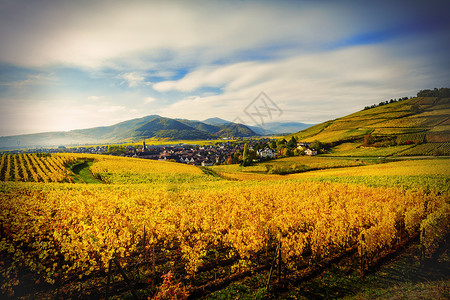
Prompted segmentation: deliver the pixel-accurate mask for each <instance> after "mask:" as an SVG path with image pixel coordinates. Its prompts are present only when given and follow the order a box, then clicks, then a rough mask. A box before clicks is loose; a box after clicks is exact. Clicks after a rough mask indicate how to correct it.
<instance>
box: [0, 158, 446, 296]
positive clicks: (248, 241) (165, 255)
mask: <svg viewBox="0 0 450 300" xmlns="http://www.w3.org/2000/svg"><path fill="white" fill-rule="evenodd" d="M80 159H93V160H94V163H93V165H92V167H91V171H92V173H93V175H94V176H96V177H98V178H101V179H102V180H103V181H104V182H105V183H107V184H99V185H89V184H75V183H71V180H70V170H68V169H67V168H66V167H65V166H68V165H69V164H70V163H73V162H75V161H77V160H80ZM306 159H308V158H299V160H298V161H296V163H302V162H303V163H307V160H306ZM449 162H450V161H449V160H447V159H433V160H417V161H399V162H391V163H387V164H381V165H368V166H360V164H361V163H360V162H354V161H351V160H349V161H344V160H342V161H336V160H333V159H329V158H327V159H325V160H323V159H320V158H314V159H312V160H311V161H309V163H310V166H311V167H312V166H315V167H317V168H321V167H323V168H325V167H330V166H331V167H343V168H333V169H325V170H317V171H311V172H306V173H302V174H294V175H287V176H280V175H267V174H262V173H257V172H256V173H255V172H253V173H252V172H249V173H247V174H246V173H245V172H243V171H242V170H238V172H232V171H231V170H228V173H227V174H228V175H229V176H234V177H235V178H230V179H233V180H227V179H223V178H220V177H216V176H212V175H208V174H205V172H203V171H202V170H200V169H199V168H196V167H194V166H188V165H181V164H175V163H169V162H158V161H149V160H139V159H127V158H120V157H109V156H99V155H97V156H89V157H88V156H80V155H78V156H76V155H66V156H64V155H51V156H39V155H35V154H33V155H30V154H25V155H23V154H20V155H3V156H2V159H1V170H2V175H1V176H2V177H1V179H2V182H0V221H1V232H0V233H1V241H0V250H1V257H0V258H1V263H0V272H1V273H0V277H1V278H2V279H1V281H0V282H1V284H2V286H1V293H4V294H8V295H10V296H12V295H13V293H16V294H17V293H18V292H19V291H20V287H21V285H23V284H25V283H26V282H32V283H33V286H38V287H41V290H42V291H43V292H45V289H46V288H47V290H48V289H50V290H51V291H54V292H53V295H56V297H60V298H73V297H76V296H75V295H80V294H81V295H83V298H91V299H97V298H101V297H104V295H106V294H107V293H108V292H109V291H111V292H112V293H116V294H118V295H121V294H123V293H130V291H133V293H134V294H136V293H137V294H139V296H140V297H145V298H146V297H147V296H150V297H153V296H154V295H156V296H157V297H161V295H162V294H163V293H164V292H168V291H167V289H168V290H169V291H170V292H172V293H178V295H179V296H180V295H181V296H183V295H184V296H187V295H188V294H189V296H190V297H191V298H198V297H201V296H207V295H208V294H209V293H211V292H214V291H216V290H220V289H222V288H223V287H225V286H226V285H228V284H229V283H231V282H234V281H237V280H239V279H243V278H248V277H252V278H263V279H262V280H260V281H261V283H259V284H257V286H258V287H257V293H259V294H258V295H260V297H263V298H264V297H266V296H269V295H271V296H275V295H276V294H270V293H271V289H270V287H271V285H270V281H271V277H272V276H273V277H274V278H275V277H276V280H275V279H274V278H272V285H273V287H272V291H273V292H272V293H275V292H276V290H277V288H279V287H281V286H288V285H289V284H292V283H293V282H298V281H299V280H300V281H301V280H304V278H307V277H308V276H311V274H314V272H319V271H318V270H322V269H323V268H327V266H332V265H336V264H339V262H340V261H341V260H349V261H351V262H352V266H351V270H353V271H354V272H358V273H361V274H364V273H365V272H367V271H368V270H370V268H371V267H372V266H374V265H376V264H377V263H378V262H379V261H380V260H382V259H383V258H384V257H385V256H386V255H389V254H390V253H392V252H393V251H394V252H395V251H397V250H396V249H399V247H403V246H404V245H406V244H407V243H410V242H411V241H412V240H413V239H414V238H416V237H417V236H418V234H419V233H421V235H422V236H421V247H422V249H423V256H424V257H427V256H430V255H431V254H432V253H433V251H434V250H435V249H436V248H437V247H439V245H440V242H441V241H442V240H443V237H445V235H446V234H447V233H448V230H449V228H448V224H450V222H449V213H450V205H449V202H448V200H449V197H448V196H449V191H448V186H449V185H448V183H449V179H450V174H449V169H450V168H449V167H450V165H449ZM283 163H285V164H288V165H289V164H291V163H293V161H292V159H291V160H289V159H286V160H285V161H283ZM219 171H223V170H218V173H220V172H219ZM253 171H257V170H253ZM25 174H26V175H25ZM57 174H60V175H57ZM63 175H64V176H63ZM25 178H26V179H25ZM402 180H403V183H402ZM396 182H397V184H395V183H396ZM377 183H378V184H377ZM406 183H409V185H408V184H406ZM402 245H403V246H402ZM112 262H115V263H116V264H117V265H118V268H119V267H120V268H123V269H124V274H128V277H129V278H127V280H128V281H130V280H131V281H132V282H133V284H131V283H130V284H128V285H126V284H125V282H127V280H125V279H124V278H125V276H123V275H121V273H119V272H116V274H113V276H112V278H113V280H112V281H113V282H110V280H109V276H110V275H111V273H110V271H111V266H112ZM164 274H166V275H164ZM163 275H164V284H163V282H162V280H161V276H163ZM255 280H256V279H255ZM45 287H46V288H45ZM164 289H166V290H164ZM158 295H159V296H158ZM255 297H256V296H255Z"/></svg>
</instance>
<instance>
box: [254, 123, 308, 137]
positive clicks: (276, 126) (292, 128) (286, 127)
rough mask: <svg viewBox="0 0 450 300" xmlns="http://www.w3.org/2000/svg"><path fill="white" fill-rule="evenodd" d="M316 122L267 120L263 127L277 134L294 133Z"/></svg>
mask: <svg viewBox="0 0 450 300" xmlns="http://www.w3.org/2000/svg"><path fill="white" fill-rule="evenodd" d="M313 125H315V124H305V123H299V122H267V123H265V124H264V125H263V126H262V128H263V129H265V130H267V131H269V132H273V133H277V134H287V133H294V132H298V131H300V130H303V129H306V128H308V127H311V126H313Z"/></svg>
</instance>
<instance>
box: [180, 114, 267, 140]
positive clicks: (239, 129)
mask: <svg viewBox="0 0 450 300" xmlns="http://www.w3.org/2000/svg"><path fill="white" fill-rule="evenodd" d="M214 120H221V119H219V118H214ZM178 121H180V122H181V123H183V124H185V125H188V126H190V127H193V128H195V129H197V130H200V131H204V132H208V133H210V134H214V135H217V136H220V137H231V136H232V137H248V136H255V135H259V134H260V133H259V132H256V131H255V130H252V129H251V128H250V126H245V125H242V124H237V123H232V122H227V121H225V120H223V123H220V122H216V124H208V123H204V122H200V121H192V120H186V119H179V120H178Z"/></svg>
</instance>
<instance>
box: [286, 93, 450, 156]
mask: <svg viewBox="0 0 450 300" xmlns="http://www.w3.org/2000/svg"><path fill="white" fill-rule="evenodd" d="M368 134H370V135H372V136H373V137H374V138H375V142H374V143H373V144H371V145H365V146H369V147H364V148H365V149H363V147H361V145H362V142H363V138H364V136H366V135H368ZM290 136H296V137H297V138H298V139H299V140H301V141H304V142H313V141H316V140H317V141H320V142H322V143H329V144H330V145H331V146H332V147H333V148H332V153H333V154H340V155H343V154H346V155H349V156H351V155H352V154H354V155H358V152H359V154H361V155H362V154H364V152H365V153H369V152H370V153H371V154H372V156H378V155H399V154H401V155H430V154H431V153H432V152H433V151H435V150H436V149H441V151H442V152H448V148H449V142H450V98H438V97H416V98H411V99H408V100H403V101H398V102H393V103H389V104H384V105H380V106H377V107H374V108H369V109H364V110H362V111H359V112H356V113H353V114H350V115H348V116H345V117H342V118H338V119H335V120H330V121H327V122H324V123H321V124H318V125H315V126H312V127H310V128H307V129H305V130H302V131H300V132H297V133H295V134H293V135H290ZM290 136H289V137H290ZM395 147H397V148H395ZM368 148H369V149H368ZM374 148H377V149H374ZM414 149H415V150H414ZM446 149H447V150H446ZM438 152H439V151H438ZM438 152H435V153H438ZM369 156H371V155H369Z"/></svg>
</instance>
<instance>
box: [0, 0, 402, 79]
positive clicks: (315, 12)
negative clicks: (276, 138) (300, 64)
mask: <svg viewBox="0 0 450 300" xmlns="http://www.w3.org/2000/svg"><path fill="white" fill-rule="evenodd" d="M372 6H373V5H372ZM384 6H386V5H384ZM391 6H392V5H391ZM402 9H403V10H404V8H402ZM367 10H369V9H368V8H364V9H362V8H360V7H359V8H358V5H344V6H343V5H339V4H334V3H332V2H328V3H324V4H322V5H314V4H313V3H308V2H299V3H283V4H282V5H279V4H278V3H272V2H264V1H262V2H257V1H233V2H231V3H229V2H223V1H208V2H204V1H189V2H184V1H170V2H167V1H164V2H163V1H133V2H131V3H130V2H123V1H95V2H88V3H79V2H78V1H73V2H69V1H51V0H47V1H39V2H34V1H32V2H27V3H26V5H23V3H22V2H21V1H11V2H10V3H6V4H4V5H3V6H2V13H0V36H1V37H2V43H1V44H0V53H1V56H0V59H1V60H2V61H6V62H9V63H14V64H18V65H25V66H44V65H50V64H55V63H56V64H58V63H63V64H69V65H78V66H87V67H95V68H96V67H100V66H111V65H113V66H115V67H117V66H118V65H122V64H124V65H125V66H126V67H128V68H149V67H151V66H152V65H154V64H157V65H159V66H166V67H167V65H168V64H171V65H178V66H179V63H180V62H181V63H182V64H194V65H195V64H196V63H198V62H211V61H217V60H218V59H221V58H229V57H230V54H232V53H234V54H239V53H241V52H242V51H244V52H247V53H249V55H251V53H252V51H255V50H257V49H265V48H268V47H273V46H281V49H279V51H280V52H281V53H282V52H283V51H286V50H288V49H286V46H288V47H287V48H291V49H295V51H296V50H297V49H303V50H311V49H315V47H318V46H319V47H320V46H323V45H324V44H326V43H332V42H336V41H340V40H341V39H344V38H348V37H349V36H353V35H355V34H359V33H360V32H361V31H363V30H372V29H374V28H375V24H376V26H378V27H379V26H380V25H381V26H382V27H387V26H388V24H391V23H392V22H396V21H395V20H396V19H398V18H400V17H401V15H396V12H397V11H398V9H394V8H392V9H391V10H392V11H390V10H387V11H383V16H384V18H378V19H377V20H376V21H373V19H374V17H373V16H371V14H367V13H363V12H364V11H367ZM390 16H395V18H389V17H390ZM366 18H367V19H369V18H371V19H372V22H368V21H367V20H366ZM393 20H394V21H393ZM355 23H358V25H359V26H354V24H355ZM374 23H375V24H374ZM54 24H59V26H55V25H54ZM270 52H276V51H274V50H271V51H269V53H270ZM270 55H274V53H270ZM147 58H151V59H150V60H149V59H147ZM159 63H161V64H159ZM160 69H161V70H162V69H163V68H160Z"/></svg>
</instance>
